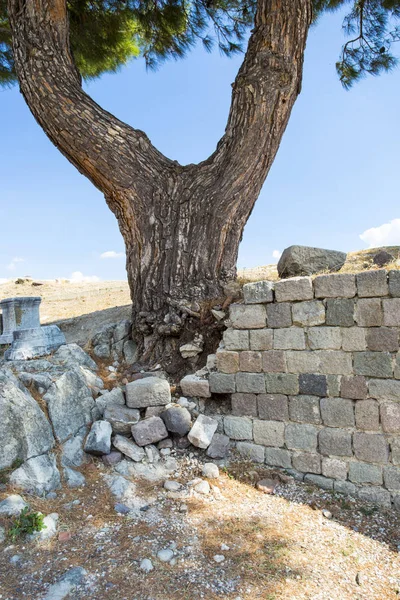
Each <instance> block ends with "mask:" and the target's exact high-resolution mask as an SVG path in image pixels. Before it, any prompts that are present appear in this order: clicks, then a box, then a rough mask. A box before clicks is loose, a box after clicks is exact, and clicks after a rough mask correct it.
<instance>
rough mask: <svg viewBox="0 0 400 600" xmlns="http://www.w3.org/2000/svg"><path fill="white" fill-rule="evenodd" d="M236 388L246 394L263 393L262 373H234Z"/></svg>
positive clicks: (263, 379)
mask: <svg viewBox="0 0 400 600" xmlns="http://www.w3.org/2000/svg"><path fill="white" fill-rule="evenodd" d="M236 390H237V391H238V392H245V393H248V394H265V378H264V373H236Z"/></svg>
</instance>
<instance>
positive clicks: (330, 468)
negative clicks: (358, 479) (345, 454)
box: [322, 458, 348, 480]
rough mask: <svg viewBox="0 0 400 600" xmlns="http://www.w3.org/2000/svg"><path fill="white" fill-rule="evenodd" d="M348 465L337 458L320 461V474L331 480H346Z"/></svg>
mask: <svg viewBox="0 0 400 600" xmlns="http://www.w3.org/2000/svg"><path fill="white" fill-rule="evenodd" d="M347 471H348V465H347V463H346V462H344V461H343V460H339V459H337V458H323V459H322V474H323V475H325V477H331V478H332V479H343V480H344V479H347Z"/></svg>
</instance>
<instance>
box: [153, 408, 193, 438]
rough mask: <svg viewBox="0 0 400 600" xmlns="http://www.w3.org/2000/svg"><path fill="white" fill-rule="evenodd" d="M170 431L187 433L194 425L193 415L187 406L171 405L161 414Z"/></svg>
mask: <svg viewBox="0 0 400 600" xmlns="http://www.w3.org/2000/svg"><path fill="white" fill-rule="evenodd" d="M160 417H161V419H162V420H163V421H164V424H165V426H166V428H167V430H168V431H171V432H172V433H177V434H178V435H180V436H182V435H186V434H187V433H188V431H190V428H191V425H192V417H191V415H190V412H189V411H188V410H187V408H184V407H182V406H171V407H170V408H167V409H166V410H165V411H164V412H162V413H161V415H160Z"/></svg>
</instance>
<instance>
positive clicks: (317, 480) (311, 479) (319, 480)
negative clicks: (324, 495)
mask: <svg viewBox="0 0 400 600" xmlns="http://www.w3.org/2000/svg"><path fill="white" fill-rule="evenodd" d="M304 482H305V483H312V484H313V485H316V486H318V487H320V488H322V489H323V490H333V480H332V479H328V478H327V477H322V475H310V474H309V473H307V475H306V476H305V477H304Z"/></svg>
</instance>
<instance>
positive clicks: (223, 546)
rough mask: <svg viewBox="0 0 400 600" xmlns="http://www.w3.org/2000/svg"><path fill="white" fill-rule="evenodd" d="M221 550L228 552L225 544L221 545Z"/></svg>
mask: <svg viewBox="0 0 400 600" xmlns="http://www.w3.org/2000/svg"><path fill="white" fill-rule="evenodd" d="M221 550H222V551H223V552H224V551H226V550H229V546H227V545H226V544H221Z"/></svg>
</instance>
